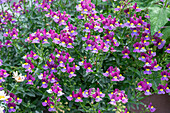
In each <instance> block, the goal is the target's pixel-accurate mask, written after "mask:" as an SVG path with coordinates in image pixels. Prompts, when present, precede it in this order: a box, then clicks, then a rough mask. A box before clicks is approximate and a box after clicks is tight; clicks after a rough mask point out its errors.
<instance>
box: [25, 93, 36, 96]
mask: <svg viewBox="0 0 170 113" xmlns="http://www.w3.org/2000/svg"><path fill="white" fill-rule="evenodd" d="M26 95H28V96H30V97H35V94H34V93H32V92H28V93H26Z"/></svg>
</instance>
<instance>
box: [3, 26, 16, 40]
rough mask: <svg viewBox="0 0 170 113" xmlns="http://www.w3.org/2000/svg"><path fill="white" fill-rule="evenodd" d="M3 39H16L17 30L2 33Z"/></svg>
mask: <svg viewBox="0 0 170 113" xmlns="http://www.w3.org/2000/svg"><path fill="white" fill-rule="evenodd" d="M4 37H12V38H11V39H18V30H17V29H16V28H13V29H12V30H10V29H9V30H8V32H6V33H4Z"/></svg>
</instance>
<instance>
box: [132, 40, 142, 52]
mask: <svg viewBox="0 0 170 113" xmlns="http://www.w3.org/2000/svg"><path fill="white" fill-rule="evenodd" d="M133 47H134V48H135V49H134V50H133V52H138V53H140V50H139V49H140V48H141V44H140V43H139V42H136V43H135V44H134V45H133Z"/></svg>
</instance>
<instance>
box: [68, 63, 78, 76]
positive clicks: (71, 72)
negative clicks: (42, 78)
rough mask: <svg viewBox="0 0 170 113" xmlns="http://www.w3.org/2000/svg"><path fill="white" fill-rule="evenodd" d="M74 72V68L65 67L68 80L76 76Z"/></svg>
mask: <svg viewBox="0 0 170 113" xmlns="http://www.w3.org/2000/svg"><path fill="white" fill-rule="evenodd" d="M74 72H75V68H74V67H69V66H67V73H69V78H71V77H75V76H76V74H75V73H74Z"/></svg>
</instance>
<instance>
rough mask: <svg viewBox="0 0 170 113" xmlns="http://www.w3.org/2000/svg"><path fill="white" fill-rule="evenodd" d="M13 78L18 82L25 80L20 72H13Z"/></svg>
mask: <svg viewBox="0 0 170 113" xmlns="http://www.w3.org/2000/svg"><path fill="white" fill-rule="evenodd" d="M12 78H15V80H16V81H17V82H23V81H24V80H25V76H22V74H21V73H20V74H19V75H18V71H16V72H13V77H12Z"/></svg>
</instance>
